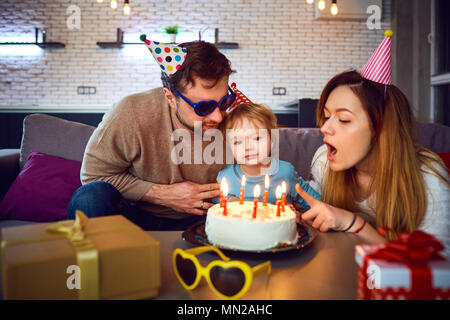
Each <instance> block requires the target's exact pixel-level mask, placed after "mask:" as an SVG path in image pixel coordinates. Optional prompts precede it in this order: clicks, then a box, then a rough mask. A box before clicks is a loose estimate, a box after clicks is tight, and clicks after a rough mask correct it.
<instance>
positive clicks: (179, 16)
mask: <svg viewBox="0 0 450 320" xmlns="http://www.w3.org/2000/svg"><path fill="white" fill-rule="evenodd" d="M130 2H131V8H132V13H131V15H130V16H125V15H123V14H122V12H121V10H120V7H121V5H122V3H123V1H120V4H119V6H120V7H119V9H117V10H116V11H113V10H112V9H110V8H109V0H105V1H104V3H103V4H98V3H96V1H95V0H45V1H44V0H27V1H14V0H2V1H1V2H0V41H1V42H4V41H27V40H28V41H34V27H40V28H45V29H47V41H58V42H63V43H65V44H66V47H65V48H64V49H58V50H57V49H52V50H40V49H38V50H36V48H34V51H29V50H30V49H33V48H24V47H20V48H19V50H20V51H18V50H17V49H16V50H15V51H14V52H13V53H14V54H11V53H8V52H5V51H7V50H11V48H6V46H0V105H2V106H17V105H32V104H38V105H55V106H61V108H63V107H70V106H72V107H83V108H84V107H85V108H90V107H91V108H94V107H96V106H97V107H98V106H100V107H109V106H110V105H111V104H112V103H114V102H116V101H117V100H119V99H120V98H121V97H123V96H126V95H128V94H131V93H135V92H140V91H144V90H147V89H149V88H154V87H157V86H160V84H161V82H160V79H159V77H160V75H159V69H158V67H157V65H156V63H155V62H154V61H153V58H152V57H151V55H150V53H149V52H148V51H147V49H145V47H143V46H142V47H141V46H127V47H126V48H125V49H101V48H99V47H98V46H97V45H96V42H97V41H111V42H112V41H115V38H116V29H117V28H118V27H120V28H122V30H124V31H125V33H126V34H125V40H126V41H129V42H139V39H138V37H139V35H140V34H141V33H146V34H147V35H148V38H150V39H151V38H155V39H156V38H158V39H159V40H161V41H168V37H167V35H165V34H164V33H163V29H164V27H166V26H169V25H173V24H178V25H179V26H180V28H181V30H182V33H181V34H180V35H179V38H178V39H179V40H182V41H184V40H194V39H197V38H198V31H199V30H200V29H205V28H207V29H206V31H204V33H203V38H204V39H206V40H210V41H213V39H214V38H213V36H214V28H216V27H217V28H219V30H220V34H219V37H220V40H221V41H228V42H238V43H239V46H240V48H239V49H237V50H222V52H223V53H224V54H225V55H226V56H227V57H228V58H229V59H230V60H231V62H232V67H233V69H235V70H236V71H237V73H236V74H234V75H233V76H232V78H231V80H232V81H235V82H237V83H238V87H239V88H241V90H242V91H243V92H245V93H246V94H247V95H248V96H249V97H250V98H251V99H252V100H254V101H255V102H260V103H264V104H267V105H269V106H271V107H276V106H277V105H279V104H282V103H286V102H288V101H291V100H294V99H297V98H306V97H318V95H319V94H320V91H321V89H322V87H323V86H324V85H325V83H326V81H327V80H328V79H329V78H330V77H331V76H333V75H334V74H336V73H338V72H341V71H344V70H346V69H349V68H358V69H359V68H361V66H362V65H363V64H364V63H365V62H366V60H367V59H368V58H369V56H370V55H371V53H372V52H373V51H374V50H375V49H376V47H377V46H378V44H379V43H380V41H381V40H382V39H383V32H384V30H385V29H386V28H388V27H390V11H391V2H390V0H384V3H383V6H384V8H383V19H382V23H381V29H380V30H369V29H368V28H367V26H366V22H365V21H318V20H314V9H313V6H311V5H308V4H306V1H305V0H277V1H273V0H262V1H258V0H228V1H225V0H222V1H216V0H196V1H188V0H186V1H182V0H178V1H155V0H151V1H148V0H147V1H144V0H131V1H130ZM70 5H76V6H77V7H78V8H80V21H81V27H80V29H72V30H71V29H69V28H68V27H67V20H68V18H69V16H70V13H67V8H68V7H69V6H70ZM24 37H27V39H24ZM139 47H140V48H139ZM19 52H21V54H18V53H19ZM78 86H95V87H96V89H97V93H96V94H95V95H78V94H77V87H78ZM274 86H276V87H285V88H286V90H287V94H286V95H285V96H273V95H272V88H273V87H274Z"/></svg>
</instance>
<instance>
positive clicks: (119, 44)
mask: <svg viewBox="0 0 450 320" xmlns="http://www.w3.org/2000/svg"><path fill="white" fill-rule="evenodd" d="M123 34H124V32H123V31H122V30H121V29H120V28H117V39H116V42H101V41H98V42H97V45H98V46H99V47H100V48H102V49H120V48H123V47H124V45H129V44H131V45H136V44H143V42H123Z"/></svg>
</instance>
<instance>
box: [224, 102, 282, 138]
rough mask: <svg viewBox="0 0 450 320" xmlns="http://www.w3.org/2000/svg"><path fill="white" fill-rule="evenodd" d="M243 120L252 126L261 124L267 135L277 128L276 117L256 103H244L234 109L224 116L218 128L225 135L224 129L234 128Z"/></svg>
mask: <svg viewBox="0 0 450 320" xmlns="http://www.w3.org/2000/svg"><path fill="white" fill-rule="evenodd" d="M243 118H247V119H248V120H249V121H250V122H252V123H254V124H262V125H263V126H264V129H267V131H268V133H269V134H270V130H272V129H277V128H278V126H277V117H276V116H275V115H274V114H273V112H272V110H270V109H269V108H268V107H265V106H263V105H260V104H256V103H244V104H240V105H238V106H237V107H235V108H234V109H233V110H231V111H230V112H229V113H228V114H227V115H226V116H225V118H224V120H223V121H222V123H221V125H220V128H221V130H222V131H223V132H224V133H225V132H226V129H233V128H235V127H236V124H237V123H238V122H239V121H240V120H242V119H243Z"/></svg>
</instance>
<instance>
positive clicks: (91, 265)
mask: <svg viewBox="0 0 450 320" xmlns="http://www.w3.org/2000/svg"><path fill="white" fill-rule="evenodd" d="M75 214H76V218H75V222H73V223H72V222H68V221H65V222H62V221H60V222H57V223H54V224H51V225H49V226H48V227H47V231H48V232H52V233H62V234H64V235H65V236H66V238H67V239H68V240H69V241H70V243H71V244H72V246H73V248H74V249H75V251H76V253H77V265H78V267H79V268H80V291H79V294H78V298H79V299H83V300H84V299H89V300H91V299H93V300H97V299H98V298H99V296H100V293H99V291H100V290H99V262H98V251H97V249H96V248H95V247H94V245H93V244H92V242H91V240H89V239H86V237H85V234H84V228H85V226H86V224H87V222H88V220H89V218H88V217H87V216H86V215H85V214H84V213H83V212H81V211H80V210H76V212H75Z"/></svg>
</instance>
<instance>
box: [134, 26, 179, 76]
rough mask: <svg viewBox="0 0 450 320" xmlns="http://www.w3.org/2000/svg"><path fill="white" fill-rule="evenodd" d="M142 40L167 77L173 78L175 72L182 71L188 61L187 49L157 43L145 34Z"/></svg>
mask: <svg viewBox="0 0 450 320" xmlns="http://www.w3.org/2000/svg"><path fill="white" fill-rule="evenodd" d="M140 38H141V41H143V42H144V43H145V45H146V46H147V48H148V50H150V52H151V53H152V55H153V57H154V58H155V60H156V61H157V62H158V64H159V67H160V68H161V70H162V72H163V73H164V74H165V75H166V76H168V77H170V76H173V75H174V74H175V72H177V71H178V69H180V67H181V65H182V64H183V62H184V60H185V59H186V53H187V50H186V48H182V47H179V46H177V45H172V44H167V43H161V42H157V41H150V40H148V39H147V37H146V35H145V34H142V35H141V37H140Z"/></svg>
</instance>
